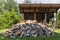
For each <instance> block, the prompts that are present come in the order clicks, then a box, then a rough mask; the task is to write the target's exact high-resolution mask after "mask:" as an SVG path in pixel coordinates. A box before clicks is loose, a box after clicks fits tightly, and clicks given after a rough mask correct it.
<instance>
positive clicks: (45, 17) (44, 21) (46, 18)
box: [44, 13, 47, 23]
mask: <svg viewBox="0 0 60 40" xmlns="http://www.w3.org/2000/svg"><path fill="white" fill-rule="evenodd" d="M46 20H47V15H46V13H45V19H44V23H46Z"/></svg>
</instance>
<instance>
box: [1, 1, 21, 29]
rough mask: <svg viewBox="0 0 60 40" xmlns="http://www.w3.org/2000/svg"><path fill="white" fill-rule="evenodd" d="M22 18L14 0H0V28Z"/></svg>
mask: <svg viewBox="0 0 60 40" xmlns="http://www.w3.org/2000/svg"><path fill="white" fill-rule="evenodd" d="M21 19H22V17H21V14H20V12H19V6H18V4H17V3H16V2H15V0H0V29H2V28H9V27H11V26H12V25H14V24H16V23H18V22H20V21H21Z"/></svg>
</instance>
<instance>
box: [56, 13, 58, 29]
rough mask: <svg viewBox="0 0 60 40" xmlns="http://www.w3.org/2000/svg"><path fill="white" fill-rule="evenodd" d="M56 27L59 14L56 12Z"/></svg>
mask: <svg viewBox="0 0 60 40" xmlns="http://www.w3.org/2000/svg"><path fill="white" fill-rule="evenodd" d="M56 28H58V15H57V13H56Z"/></svg>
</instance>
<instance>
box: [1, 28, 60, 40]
mask: <svg viewBox="0 0 60 40" xmlns="http://www.w3.org/2000/svg"><path fill="white" fill-rule="evenodd" d="M5 31H6V29H4V30H0V40H60V29H55V35H54V36H49V37H46V36H38V37H36V38H34V37H21V38H19V37H17V38H10V37H4V36H3V33H4V32H5Z"/></svg>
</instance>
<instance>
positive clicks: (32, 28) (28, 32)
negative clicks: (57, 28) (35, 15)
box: [4, 20, 54, 38]
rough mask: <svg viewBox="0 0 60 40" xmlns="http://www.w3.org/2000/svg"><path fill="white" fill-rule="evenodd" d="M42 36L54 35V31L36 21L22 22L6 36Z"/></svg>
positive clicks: (7, 32) (8, 31)
mask: <svg viewBox="0 0 60 40" xmlns="http://www.w3.org/2000/svg"><path fill="white" fill-rule="evenodd" d="M42 35H46V36H49V35H54V31H53V29H51V28H48V27H46V25H44V24H42V23H38V22H37V21H36V20H33V21H32V20H27V21H22V22H21V23H18V24H16V25H14V26H13V27H12V28H10V29H8V30H7V31H6V32H5V33H4V36H9V37H12V38H15V37H37V36H42Z"/></svg>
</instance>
